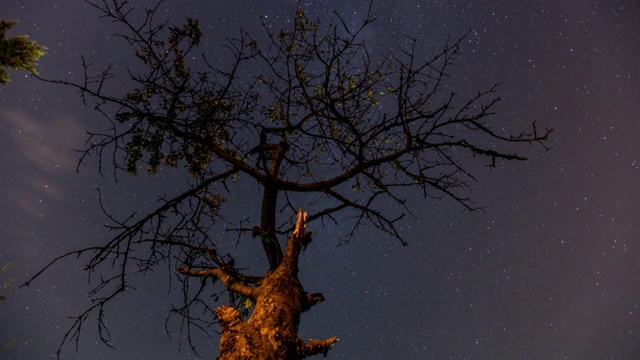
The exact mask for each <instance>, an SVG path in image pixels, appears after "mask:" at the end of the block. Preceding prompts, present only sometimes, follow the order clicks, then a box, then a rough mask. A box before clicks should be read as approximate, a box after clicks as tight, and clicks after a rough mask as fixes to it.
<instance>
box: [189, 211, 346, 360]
mask: <svg viewBox="0 0 640 360" xmlns="http://www.w3.org/2000/svg"><path fill="white" fill-rule="evenodd" d="M306 219H307V214H306V213H304V214H303V213H302V211H300V212H298V220H297V223H296V229H295V231H294V233H293V234H292V235H291V237H290V238H289V241H288V242H287V247H286V251H285V254H284V257H283V259H282V262H280V264H279V265H278V267H277V268H276V269H275V270H274V271H271V272H270V273H268V274H267V275H265V276H264V277H263V278H262V280H261V281H260V282H259V283H258V284H257V285H256V286H249V285H245V284H243V283H241V282H240V281H239V279H237V278H236V277H234V276H233V274H230V273H229V272H227V271H225V270H224V269H220V268H214V269H206V270H190V269H185V268H178V271H179V272H181V273H183V274H185V275H189V276H215V277H217V278H219V279H220V280H221V281H222V283H223V284H224V285H225V286H226V287H227V288H228V289H229V291H233V292H236V293H238V294H240V295H242V296H244V297H246V298H249V299H251V300H252V301H254V302H255V306H254V309H253V313H252V314H251V316H250V317H249V319H248V320H247V321H244V320H243V318H242V316H241V315H240V312H239V311H238V310H236V309H234V308H232V307H229V306H226V305H222V306H220V307H218V308H217V309H216V315H217V316H218V320H219V322H220V327H221V329H222V338H221V340H220V348H219V355H218V360H239V359H247V360H248V359H261V360H295V359H303V358H305V357H307V356H310V355H315V354H320V353H322V354H325V355H326V353H327V351H328V350H329V348H330V347H331V345H333V344H334V343H335V342H336V341H338V339H337V338H336V337H331V338H328V339H324V340H314V339H308V342H305V341H304V340H302V339H301V338H299V337H298V335H297V333H298V325H299V323H300V314H301V313H302V312H304V311H306V310H308V309H310V308H311V307H312V306H313V305H315V304H317V303H318V302H320V301H322V300H324V298H323V297H322V295H321V294H318V293H315V294H310V293H308V292H305V291H304V289H303V288H302V284H300V281H299V280H298V257H299V255H300V250H301V249H302V246H303V244H307V243H308V242H309V241H310V239H311V233H309V232H305V226H306V221H307V220H306Z"/></svg>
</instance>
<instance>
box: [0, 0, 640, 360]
mask: <svg viewBox="0 0 640 360" xmlns="http://www.w3.org/2000/svg"><path fill="white" fill-rule="evenodd" d="M135 3H136V4H140V6H142V5H143V4H151V3H153V1H135ZM367 4H368V3H367V2H366V1H334V0H331V1H316V2H311V1H308V2H305V9H306V11H307V13H308V14H309V15H310V16H311V17H316V16H317V17H320V18H321V19H327V18H330V17H331V16H332V11H334V10H335V11H336V12H338V13H339V14H341V16H342V17H343V18H344V19H345V20H346V21H347V22H348V23H353V24H357V23H358V21H359V20H360V19H361V18H362V17H363V16H364V14H365V12H366V9H367ZM295 8H296V2H295V1H275V0H269V1H260V2H257V1H256V2H250V1H244V0H238V1H228V0H209V1H204V0H202V1H194V0H191V1H179V2H178V1H166V3H165V4H164V5H163V6H162V7H161V15H163V16H165V17H168V18H170V19H171V20H172V21H173V22H175V23H179V22H180V21H181V20H182V19H184V18H185V17H187V16H190V17H198V18H200V19H201V25H202V27H203V30H204V32H205V36H206V37H205V39H204V45H203V49H204V50H203V51H206V52H208V53H212V54H215V52H216V51H218V50H217V49H218V46H219V45H220V44H222V43H223V41H224V40H223V39H224V35H225V34H231V35H233V34H237V32H238V31H239V29H240V28H244V29H246V30H248V31H249V32H250V33H253V34H256V35H258V36H259V35H260V32H261V30H260V17H263V18H264V19H265V22H266V23H267V24H269V25H270V26H273V28H275V29H277V28H279V27H281V26H283V25H285V24H286V23H287V19H288V16H290V14H292V13H293V12H294V10H295ZM374 14H375V15H376V17H377V21H376V22H375V23H374V24H372V26H371V27H370V28H369V30H368V31H367V32H366V33H365V34H363V35H364V38H365V39H366V41H367V42H368V43H369V44H370V46H371V47H372V48H373V49H375V51H378V52H380V53H386V52H389V51H394V49H397V48H398V46H399V45H401V44H403V43H405V38H406V36H416V37H417V38H418V43H419V44H420V50H419V51H420V54H423V55H424V56H428V55H429V54H431V53H433V51H435V50H437V49H438V48H439V47H440V46H442V44H443V43H444V41H445V40H446V38H447V36H448V35H451V36H452V37H456V36H459V35H462V34H463V33H464V32H466V31H467V30H468V29H472V30H473V34H472V35H471V36H470V37H469V38H468V39H467V41H465V44H464V47H463V49H462V52H461V57H460V58H459V59H458V60H457V62H456V65H455V68H454V73H452V77H451V82H452V84H453V85H455V86H457V87H460V88H461V89H463V90H469V89H472V90H475V89H479V88H482V87H486V86H488V85H491V84H492V83H495V82H503V83H504V84H503V85H502V86H501V87H500V89H499V95H500V96H501V97H502V98H503V99H504V100H503V102H502V103H501V104H500V106H499V107H498V109H497V115H496V117H495V120H496V121H497V122H498V123H499V124H503V125H504V126H505V127H508V128H511V129H516V128H521V129H523V130H524V129H527V126H528V124H530V123H531V122H532V121H534V120H537V121H538V124H539V125H541V126H546V127H552V128H554V130H555V132H554V133H553V135H552V138H551V140H550V141H549V143H548V145H549V146H550V147H551V149H550V150H549V151H544V149H543V148H541V147H538V146H531V147H529V146H524V147H522V148H521V152H522V153H523V154H524V155H526V156H528V157H529V161H527V162H523V163H506V164H499V165H498V166H497V168H496V169H495V170H493V171H487V170H485V169H484V167H483V166H481V165H478V166H477V167H472V170H473V171H474V172H475V174H476V177H477V178H478V180H479V181H478V182H477V183H473V184H472V192H471V193H470V194H469V195H470V196H471V197H472V198H473V200H474V201H475V202H476V203H477V204H478V205H482V206H484V207H485V211H484V212H481V211H477V212H471V213H470V212H463V211H462V209H461V207H460V205H459V204H456V203H454V202H453V201H450V200H446V199H445V200H441V201H435V200H424V199H422V198H421V197H419V196H414V195H415V194H406V196H407V198H408V199H409V202H410V206H411V208H412V209H413V212H414V214H415V218H411V217H407V218H405V220H404V221H403V223H402V224H401V230H402V231H403V232H404V235H405V238H406V239H407V240H408V241H409V246H408V247H402V246H401V245H400V244H399V242H398V241H397V240H394V239H391V238H388V237H385V236H384V235H382V234H380V233H379V232H377V231H375V229H368V228H365V229H362V230H361V231H360V232H359V236H357V237H356V238H355V239H354V240H352V241H351V242H350V243H348V244H347V245H345V246H340V247H336V245H337V244H338V243H339V241H340V239H341V237H342V236H343V235H344V232H345V231H346V230H347V229H344V228H342V227H341V226H332V227H330V226H327V227H324V228H322V227H321V226H320V224H317V225H315V226H317V227H318V228H317V229H313V228H312V229H311V230H314V232H315V233H316V235H315V237H314V242H313V243H312V245H311V247H310V248H309V249H308V250H307V251H306V252H305V254H304V255H303V257H302V258H301V273H300V278H301V280H302V283H303V285H304V286H305V289H307V290H309V291H311V292H316V291H319V292H322V293H323V294H324V295H325V297H326V299H327V300H326V301H325V302H324V303H322V304H320V305H318V306H316V307H315V308H314V309H313V310H311V311H310V312H308V313H305V314H303V317H302V323H301V327H300V334H301V335H302V336H303V338H306V337H315V338H324V337H329V336H334V335H335V336H337V337H339V338H340V339H341V341H340V342H339V343H338V344H337V345H336V346H335V347H334V348H333V349H332V350H331V351H330V353H329V355H328V358H329V359H480V360H482V359H639V358H640V219H639V217H638V215H639V214H640V186H638V184H640V141H639V140H640V115H638V114H640V62H639V61H638V59H640V40H639V39H640V2H638V1H634V0H624V1H613V0H609V1H595V0H588V1H556V0H554V1H530V2H525V1H519V0H518V1H516V0H511V1H500V2H493V1H473V2H471V1H470V2H463V1H417V0H398V1H388V0H386V1H382V0H377V1H375V2H374ZM98 15H99V14H98V13H97V12H96V11H95V9H92V8H90V7H88V6H86V5H83V4H82V3H81V2H80V1H76V0H60V1H18V0H1V1H0V18H3V19H18V20H20V21H21V23H20V24H19V25H17V26H16V27H14V29H13V30H12V33H11V35H18V34H27V35H29V36H30V37H31V38H33V39H35V40H36V41H38V42H39V43H40V44H42V45H45V46H46V47H47V48H48V51H47V55H46V56H45V57H44V58H43V59H42V60H41V61H40V63H39V69H40V73H41V75H43V76H44V77H49V78H58V79H65V80H81V79H82V76H83V74H82V68H81V66H80V64H81V58H80V56H81V55H84V56H85V58H87V60H88V61H90V62H93V63H95V64H97V65H107V64H112V65H113V66H114V67H116V68H117V69H126V66H127V65H128V64H129V63H130V62H131V61H132V60H133V59H132V54H131V53H130V52H128V49H127V48H126V45H125V44H124V43H123V42H122V41H121V40H119V39H118V38H116V37H114V36H113V33H114V32H116V31H117V28H116V27H114V25H113V24H111V23H109V22H108V21H101V20H99V19H98ZM12 78H13V81H12V82H11V83H10V84H9V85H8V86H5V87H2V88H0V121H1V122H2V126H1V127H0V153H1V156H0V168H1V169H2V176H1V177H0V189H1V190H0V191H1V196H0V212H1V213H2V214H4V216H2V217H0V266H1V265H4V264H8V263H9V264H11V266H9V267H8V268H7V269H6V270H5V271H3V272H2V273H0V283H5V282H8V283H10V286H9V287H8V288H5V289H1V290H0V291H2V292H1V293H0V294H2V295H4V296H6V297H7V298H6V300H5V301H4V302H0V324H1V325H0V344H5V343H8V342H10V341H11V340H12V339H15V344H14V345H13V346H12V347H11V348H10V349H9V350H7V351H6V352H4V353H1V354H0V358H3V359H16V360H17V359H20V360H22V359H49V358H52V357H54V356H55V352H56V350H57V347H58V344H59V342H60V341H61V339H62V336H63V335H64V332H65V330H66V329H67V327H68V326H69V325H70V324H71V322H70V320H69V319H68V318H67V317H68V316H70V315H74V314H77V313H79V312H80V311H81V309H83V308H84V307H86V306H87V305H88V299H87V297H86V293H87V292H88V291H89V290H90V287H89V285H88V284H87V278H86V275H85V274H84V273H83V272H82V267H83V263H82V262H81V261H74V260H70V261H66V262H64V263H61V264H58V265H56V266H55V267H54V268H52V269H51V271H49V272H47V273H45V274H44V275H43V276H42V277H41V278H40V279H39V280H37V281H36V282H34V283H33V284H32V285H31V286H30V287H28V288H20V289H18V285H19V284H21V283H22V282H24V281H25V280H27V279H28V278H29V277H30V276H31V275H33V274H34V273H35V272H37V271H38V270H39V269H40V268H41V267H42V266H43V265H44V264H46V263H47V262H48V261H49V260H51V259H52V257H54V256H55V255H59V254H62V253H64V252H67V251H70V250H72V249H75V248H79V247H83V246H89V245H91V244H96V243H100V241H104V240H105V239H108V236H109V233H108V232H107V230H106V229H105V228H104V227H103V225H104V224H105V223H106V221H107V219H106V218H105V217H104V215H103V214H102V213H101V211H100V208H99V206H98V194H97V191H96V189H97V188H100V189H101V190H102V192H103V194H104V199H105V201H106V204H107V207H108V208H109V210H110V211H112V212H113V213H115V214H127V213H129V212H130V211H132V210H135V211H144V210H148V209H150V207H151V206H153V201H154V200H155V199H156V198H157V194H158V193H159V191H162V190H166V191H169V192H170V191H175V187H177V186H179V185H180V184H184V182H182V180H181V179H183V177H184V175H183V174H178V173H173V172H171V171H167V172H160V173H158V174H157V176H149V175H144V174H143V175H140V176H138V177H132V178H125V179H123V181H122V182H120V183H118V184H113V182H112V181H111V180H112V178H110V177H109V176H107V177H105V178H102V177H101V176H100V175H99V174H98V172H97V167H96V163H95V162H91V161H90V162H89V163H88V165H87V166H85V167H82V168H81V169H80V172H79V173H76V172H75V168H76V161H77V159H78V154H77V153H75V152H73V150H72V149H77V148H80V147H81V146H82V144H83V142H84V141H85V140H86V136H85V134H84V129H96V128H100V126H101V125H104V124H103V123H102V122H101V120H102V119H101V118H100V117H99V116H97V115H96V114H95V113H94V112H93V110H92V109H91V108H90V107H89V108H86V107H83V105H82V102H81V100H80V99H79V97H78V94H77V93H76V92H74V91H73V90H71V89H69V88H65V87H60V86H53V85H50V84H45V83H42V82H39V81H37V80H36V79H33V78H30V77H29V76H26V75H25V74H24V73H13V74H12ZM244 196H245V197H246V196H252V195H251V194H248V195H244ZM238 199H242V196H241V195H238ZM237 203H239V204H241V203H242V202H241V201H238V202H237ZM239 204H238V205H235V206H236V207H235V208H231V210H230V211H231V213H233V214H237V215H238V216H240V215H241V214H242V213H243V210H244V209H243V208H241V207H240V205H239ZM310 226H311V227H313V226H314V224H311V225H310ZM220 236H226V235H225V234H221V235H220ZM233 236H235V235H233ZM250 260H251V259H248V260H247V261H248V262H250ZM166 279H167V272H166V271H165V270H162V271H160V270H159V271H157V272H156V273H152V274H150V275H148V276H146V277H139V278H137V280H136V283H135V286H136V288H137V291H130V292H129V293H127V294H125V297H122V298H121V299H119V300H118V301H116V302H115V303H114V304H113V305H112V308H110V312H109V313H108V314H107V321H108V325H109V329H110V331H111V335H112V337H113V338H114V340H115V341H114V346H115V347H116V348H117V350H112V349H109V348H107V347H106V346H104V345H102V344H101V343H100V342H99V339H98V335H97V331H96V327H95V326H96V324H95V323H88V324H87V325H86V328H85V329H84V331H85V332H84V333H83V335H82V338H81V342H80V346H79V348H78V352H75V350H74V348H73V344H70V345H68V347H67V348H65V350H64V352H63V358H64V359H88V358H91V359H140V358H155V359H193V358H194V355H193V352H192V351H191V349H190V348H189V347H188V346H184V343H183V344H182V345H183V346H182V348H180V342H179V338H178V337H177V336H176V334H175V332H174V333H173V334H172V335H173V336H172V337H171V338H169V337H167V335H166V333H165V328H164V321H165V318H166V316H167V312H168V310H169V309H170V305H171V303H172V300H175V298H174V296H173V295H172V294H171V293H170V292H169V291H168V286H167V282H166ZM212 335H213V338H211V339H209V338H206V337H198V338H197V339H196V340H197V342H196V345H197V346H198V348H197V349H198V351H199V353H200V354H201V355H202V356H203V357H204V358H213V357H215V354H216V349H217V338H216V337H215V334H212Z"/></svg>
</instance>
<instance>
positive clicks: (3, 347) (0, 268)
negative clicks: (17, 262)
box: [0, 262, 16, 354]
mask: <svg viewBox="0 0 640 360" xmlns="http://www.w3.org/2000/svg"><path fill="white" fill-rule="evenodd" d="M11 266H13V263H12V262H8V263H6V264H4V265H2V266H0V274H2V273H3V272H4V271H6V270H7V269H8V268H10V267H11ZM14 280H15V279H13V278H12V279H9V280H4V281H2V286H1V288H2V290H4V289H7V288H8V287H10V286H11V284H12V283H13V281H14ZM5 299H6V296H4V295H0V302H2V301H4V300H5ZM15 343H16V339H11V340H9V342H7V343H6V344H4V345H1V346H0V354H2V353H3V352H6V351H7V350H9V349H10V348H11V347H12V346H13V345H15Z"/></svg>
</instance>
